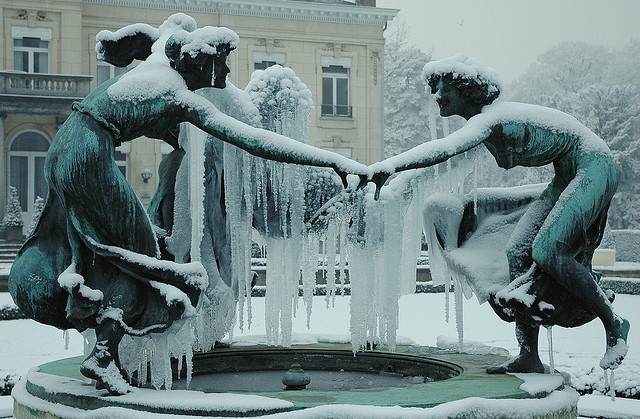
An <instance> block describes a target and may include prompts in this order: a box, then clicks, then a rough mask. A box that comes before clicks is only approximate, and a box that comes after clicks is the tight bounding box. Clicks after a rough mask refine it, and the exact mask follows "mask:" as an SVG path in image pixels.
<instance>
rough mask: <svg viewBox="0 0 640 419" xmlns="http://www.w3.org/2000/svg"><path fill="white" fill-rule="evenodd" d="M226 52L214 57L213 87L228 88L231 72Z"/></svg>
mask: <svg viewBox="0 0 640 419" xmlns="http://www.w3.org/2000/svg"><path fill="white" fill-rule="evenodd" d="M227 55H228V53H227V52H226V51H223V52H221V53H220V54H218V55H215V56H214V57H213V87H217V88H218V89H224V88H225V87H226V86H227V74H229V72H231V70H230V69H229V66H228V65H227Z"/></svg>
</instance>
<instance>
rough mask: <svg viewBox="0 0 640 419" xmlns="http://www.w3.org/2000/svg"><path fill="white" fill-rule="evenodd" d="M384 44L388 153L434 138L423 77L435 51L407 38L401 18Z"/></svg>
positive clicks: (386, 148) (386, 141) (385, 117)
mask: <svg viewBox="0 0 640 419" xmlns="http://www.w3.org/2000/svg"><path fill="white" fill-rule="evenodd" d="M387 31H388V33H387V37H386V39H385V47H384V63H385V64H384V155H385V157H389V156H393V155H396V154H398V153H401V152H403V151H405V150H408V149H410V148H411V147H414V146H416V145H418V144H421V143H423V142H425V141H429V140H430V139H431V135H430V133H429V96H428V92H426V91H425V84H424V81H423V80H422V78H421V73H422V67H424V65H425V64H426V63H427V62H429V61H431V54H430V53H426V52H423V51H422V50H420V48H418V47H417V46H415V45H411V44H409V43H408V42H407V31H408V30H407V27H406V26H405V25H404V22H402V21H399V22H397V23H396V24H394V25H392V26H391V27H390V28H389V29H388V30H387Z"/></svg>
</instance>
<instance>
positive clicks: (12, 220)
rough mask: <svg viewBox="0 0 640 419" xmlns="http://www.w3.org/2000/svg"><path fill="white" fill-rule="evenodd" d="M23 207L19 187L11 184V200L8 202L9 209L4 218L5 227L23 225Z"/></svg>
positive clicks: (3, 224)
mask: <svg viewBox="0 0 640 419" xmlns="http://www.w3.org/2000/svg"><path fill="white" fill-rule="evenodd" d="M23 225H24V221H22V208H21V207H20V200H19V199H18V189H17V188H16V187H15V186H9V201H8V202H7V211H6V213H5V215H4V219H3V220H2V226H3V227H22V226H23Z"/></svg>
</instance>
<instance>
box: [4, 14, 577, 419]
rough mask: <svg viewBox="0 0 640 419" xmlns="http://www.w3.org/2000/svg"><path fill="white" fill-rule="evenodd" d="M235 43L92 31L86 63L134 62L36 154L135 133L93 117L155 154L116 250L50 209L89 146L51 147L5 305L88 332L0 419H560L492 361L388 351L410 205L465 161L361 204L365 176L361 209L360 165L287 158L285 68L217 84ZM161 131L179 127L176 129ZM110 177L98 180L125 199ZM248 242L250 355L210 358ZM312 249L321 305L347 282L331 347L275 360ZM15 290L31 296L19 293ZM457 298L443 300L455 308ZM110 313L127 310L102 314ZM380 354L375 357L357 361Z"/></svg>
mask: <svg viewBox="0 0 640 419" xmlns="http://www.w3.org/2000/svg"><path fill="white" fill-rule="evenodd" d="M237 42H238V39H237V36H236V35H235V33H233V32H232V31H230V30H228V29H226V28H210V27H205V28H200V29H196V24H195V21H194V20H193V19H192V18H190V17H189V16H186V15H183V14H176V15H174V16H172V17H170V18H169V19H168V20H167V21H166V22H165V23H164V24H163V25H162V26H161V27H160V28H157V29H156V28H153V27H150V26H148V25H142V24H137V25H131V26H129V27H126V28H123V29H121V30H120V31H116V32H114V33H112V32H108V31H104V32H101V33H100V34H99V35H98V48H97V51H98V52H99V53H100V54H101V55H102V57H103V58H104V59H105V60H107V61H109V62H113V63H114V64H116V63H120V64H121V63H123V62H127V61H128V60H130V59H133V58H137V59H139V60H142V63H141V64H140V65H139V66H138V67H137V70H132V71H131V72H130V73H127V74H125V75H123V76H121V78H119V79H117V80H115V81H113V82H112V84H107V85H104V86H102V87H101V88H100V89H98V90H97V91H96V92H94V93H92V94H91V95H90V96H89V97H88V98H87V99H85V101H83V103H81V104H78V105H76V108H75V109H76V111H77V113H75V114H73V115H74V118H75V119H74V118H70V119H71V120H72V122H70V123H69V126H68V127H65V126H63V127H64V129H62V128H61V131H60V132H61V134H60V138H56V141H57V142H58V143H59V144H65V142H66V141H71V140H72V137H65V135H68V133H69V132H72V130H73V129H74V126H73V124H86V125H88V126H89V127H90V128H91V129H93V130H96V131H97V132H98V133H99V134H98V135H97V136H96V137H98V141H96V142H97V143H98V144H99V145H100V147H102V148H100V149H99V150H98V151H97V152H96V153H97V154H96V156H98V157H99V161H102V160H104V161H107V162H108V161H109V158H108V156H109V152H108V150H109V149H110V148H112V147H113V145H114V143H117V142H118V141H126V140H129V139H131V138H129V137H128V135H131V136H133V134H139V133H140V132H139V129H138V128H140V127H132V126H128V125H122V124H123V121H121V120H118V119H117V117H118V115H120V114H118V113H116V114H115V115H114V114H111V113H110V112H111V110H112V109H115V108H117V109H119V111H120V112H121V113H126V112H130V114H131V115H129V118H128V119H127V123H131V121H134V122H136V121H138V122H139V123H140V125H141V126H145V127H148V126H149V123H148V120H149V119H153V118H156V119H158V121H157V124H156V125H155V126H154V130H152V131H153V132H152V134H154V135H155V134H158V133H157V132H156V129H159V130H167V132H163V133H162V134H163V135H165V136H164V137H163V138H164V139H165V140H166V141H168V142H170V144H172V145H173V146H174V147H175V151H174V152H173V153H171V154H170V155H169V156H168V158H167V159H166V160H165V161H164V162H163V164H162V166H161V167H160V170H159V176H160V177H161V180H160V185H159V187H158V191H157V193H156V195H155V196H154V198H153V200H152V204H151V207H150V209H149V212H150V217H149V218H146V215H145V216H144V217H143V216H141V215H140V213H139V208H137V207H136V204H135V203H134V202H133V201H127V200H125V201H126V203H127V205H128V206H127V207H126V208H127V210H128V211H130V212H132V214H128V215H127V217H125V218H124V220H125V221H126V223H124V227H125V228H124V229H123V228H122V227H123V226H122V225H116V226H115V227H117V228H116V229H117V230H124V233H126V235H127V237H129V238H131V237H130V236H134V237H133V239H134V240H133V243H131V244H128V242H126V241H123V243H127V246H124V245H122V246H123V247H120V244H119V243H109V242H108V240H109V236H108V235H107V234H103V235H101V234H102V233H103V232H102V230H100V229H99V228H98V227H104V224H103V220H102V219H101V216H102V215H103V214H101V213H100V212H99V211H98V210H99V208H96V213H91V211H89V214H86V215H84V218H82V217H80V218H79V216H78V215H77V211H69V208H72V207H73V205H72V204H73V202H74V201H73V198H74V197H75V195H74V193H77V191H78V190H79V189H81V188H71V187H70V186H69V185H73V186H75V183H74V182H75V181H79V180H77V179H76V178H75V177H74V170H76V169H77V167H76V166H77V165H78V161H81V162H85V163H86V162H87V161H88V160H83V159H85V158H87V156H88V157H93V155H92V154H91V153H92V152H94V150H88V151H87V150H79V152H78V153H77V154H78V156H77V157H78V159H79V160H78V159H75V160H73V161H72V162H69V161H67V160H65V156H64V155H62V154H59V153H58V154H56V153H55V150H56V149H55V147H54V153H53V154H52V155H51V156H50V157H49V158H48V162H49V163H48V166H47V167H48V170H49V171H50V173H51V174H50V176H49V179H51V184H50V187H51V192H50V197H49V200H48V204H47V205H48V206H47V209H45V211H44V213H43V217H42V219H41V220H40V222H39V225H38V228H36V231H35V233H34V235H33V236H32V237H31V238H29V240H28V241H27V243H26V244H25V247H24V248H23V249H22V250H21V253H20V254H19V256H18V258H17V260H16V263H15V264H14V268H13V269H12V272H11V278H10V289H11V292H12V295H13V296H14V299H15V300H16V302H17V304H18V305H19V306H20V307H21V308H23V309H24V310H25V311H26V312H27V313H30V315H31V316H32V317H33V318H35V319H37V320H39V321H42V322H46V323H48V324H53V325H55V326H57V327H61V328H69V327H73V328H76V329H78V330H86V329H89V331H91V330H94V331H95V334H96V336H95V337H94V338H93V340H92V338H91V337H89V338H88V341H89V342H90V344H89V351H88V353H87V354H86V356H85V357H78V358H70V359H63V360H59V361H56V362H52V363H48V364H45V365H41V366H39V367H37V368H34V369H33V370H31V371H30V372H29V373H28V375H27V376H26V377H25V378H24V379H23V380H21V382H20V383H19V384H18V385H17V386H16V388H15V390H14V393H13V397H14V400H15V409H14V414H15V416H16V417H33V416H42V417H60V418H63V417H112V418H113V417H127V418H131V417H144V415H145V414H147V413H148V412H153V413H166V414H171V415H176V416H177V417H181V416H185V417H186V416H194V415H196V416H230V417H233V416H237V417H242V416H260V415H271V414H273V415H277V414H278V413H282V412H295V414H296V415H301V416H304V415H309V416H314V417H332V416H358V415H360V416H363V417H375V416H377V415H386V414H389V410H388V409H397V410H392V411H391V412H392V413H391V415H392V416H405V415H413V414H415V415H418V416H420V417H429V416H430V415H433V416H434V417H437V416H442V415H443V414H444V415H445V416H456V415H458V416H460V417H462V416H465V415H467V414H469V412H477V411H481V412H482V413H483V415H485V416H486V417H513V415H514V412H520V413H522V414H523V416H522V417H540V418H542V417H572V415H573V416H575V413H576V403H577V395H576V394H575V392H573V391H572V390H570V389H568V388H565V387H564V386H565V383H564V380H563V378H562V376H561V375H559V374H553V375H550V376H548V377H545V380H544V381H545V384H544V385H533V386H531V385H527V384H530V383H529V381H531V380H533V381H537V380H538V379H539V377H537V376H538V374H532V375H526V374H525V375H520V376H514V375H487V374H486V373H485V368H486V366H487V365H493V364H496V363H503V362H505V358H504V357H502V356H497V355H474V354H463V353H450V352H447V351H440V350H437V349H434V348H429V347H422V346H406V345H398V344H397V342H396V330H397V325H398V318H397V317H398V301H399V297H400V296H401V295H405V294H408V293H413V292H414V291H415V260H416V259H417V256H418V255H419V249H420V246H419V244H420V240H421V237H420V235H421V234H420V233H421V231H420V229H418V228H416V226H417V225H420V224H421V223H422V203H423V201H424V198H425V197H426V196H427V195H429V194H431V193H433V191H435V190H443V189H442V188H444V187H445V186H449V185H457V184H460V182H461V181H462V180H463V179H464V177H465V176H466V175H467V174H468V172H469V171H470V170H468V168H469V163H468V161H467V160H465V159H462V160H460V161H459V163H458V164H457V166H458V168H457V169H456V170H454V169H451V170H448V171H447V172H446V173H444V172H443V173H440V174H439V175H438V176H432V174H430V172H426V171H425V172H421V173H419V174H416V175H415V176H412V177H406V176H404V177H402V176H399V177H398V179H397V180H395V181H394V182H395V183H394V184H393V185H392V186H390V187H387V188H386V189H385V190H383V191H381V192H380V190H379V189H380V187H381V186H382V185H381V183H379V182H378V181H379V180H380V178H375V177H374V178H373V180H374V181H376V183H377V186H378V188H377V189H378V190H377V191H376V193H375V195H376V197H377V196H378V195H380V199H371V198H372V195H373V194H372V193H370V192H368V191H367V190H366V188H365V189H363V188H361V187H362V186H363V185H362V183H363V182H362V180H364V179H370V175H371V173H369V172H370V170H369V168H367V167H364V166H362V165H359V164H358V163H356V162H353V161H351V160H349V159H346V158H344V157H342V156H338V155H335V154H333V153H330V152H326V151H322V150H317V149H315V148H313V147H310V146H308V145H306V144H304V139H305V138H306V124H307V123H308V115H309V112H310V109H311V106H312V101H311V95H310V92H309V90H308V89H307V88H306V86H305V85H304V83H302V82H301V81H300V80H299V79H298V78H297V77H296V76H295V74H294V73H293V71H292V70H291V69H286V68H282V67H279V66H276V67H274V68H270V69H267V70H266V71H264V72H256V73H255V74H254V76H253V79H252V82H250V84H249V85H248V86H247V89H246V90H244V91H243V90H240V89H237V88H236V87H235V86H233V85H232V84H231V83H229V82H228V81H226V74H227V72H228V68H226V64H225V61H224V60H225V59H226V55H227V54H229V53H230V52H231V51H232V50H233V49H234V48H235V46H236V45H237ZM125 44H126V45H129V46H130V48H123V45H125ZM131 45H133V46H134V47H131ZM195 64H197V66H195ZM194 66H195V67H194ZM194 68H199V70H198V71H194V70H193V69H194ZM203 69H204V70H203ZM145 70H152V71H154V74H155V75H156V76H154V77H160V79H161V81H162V82H163V86H155V85H154V84H153V83H152V82H153V80H154V77H148V76H149V74H150V73H145ZM203 71H204V73H202V72H203ZM211 80H213V83H212V82H211ZM211 85H212V86H213V88H211ZM195 90H198V93H197V94H196V93H194V92H193V91H195ZM167 97H170V98H171V100H167ZM265 98H270V100H265ZM165 102H166V103H165ZM176 103H177V105H176ZM274 103H275V104H276V105H275V108H274V107H273V104H274ZM141 104H146V105H149V106H147V107H145V106H142V105H141ZM270 106H272V107H270ZM158 108H163V110H162V112H160V114H159V115H157V114H154V113H153V112H157V111H158ZM165 108H166V109H165ZM184 109H187V110H189V112H187V111H184ZM165 111H166V112H165ZM145 112H148V114H146V113H145ZM167 112H168V114H169V115H172V117H175V118H174V119H175V120H171V121H170V122H171V124H168V123H167V122H166V121H165V120H164V119H163V118H164V117H165V115H166V114H167ZM194 115H198V117H194ZM276 115H277V116H276ZM78 121H81V122H78ZM274 121H277V122H278V123H277V124H272V123H273V122H274ZM180 122H191V123H192V125H184V124H183V125H182V126H181V127H180V130H179V133H178V132H176V131H175V128H176V126H177V123H180ZM172 124H173V125H172ZM270 124H272V125H270ZM65 125H66V124H65ZM75 128H77V127H75ZM82 128H83V129H84V130H86V127H85V126H84V125H82ZM134 128H136V129H134ZM262 128H266V129H268V130H270V131H268V130H265V129H262ZM167 133H168V134H169V135H166V134H167ZM101 135H102V137H100V136H101ZM285 136H286V137H285ZM288 137H291V138H294V139H296V140H300V142H296V141H294V140H292V139H291V138H288ZM95 139H96V138H94V137H91V138H90V140H92V141H93V140H95ZM223 142H224V144H223ZM78 148H79V146H78V145H77V144H75V148H74V150H76V151H78V150H77V149H78ZM105 150H107V151H105ZM247 151H248V152H249V153H252V154H253V155H250V154H249V153H247ZM261 157H262V158H261ZM263 158H267V159H272V160H274V161H266V160H264V159H263ZM72 163H73V164H72ZM286 163H295V164H297V165H296V166H293V165H286ZM65 164H66V165H67V166H64V165H65ZM61 165H62V166H63V167H64V168H65V169H66V171H64V170H61V169H60V166H61ZM303 165H304V166H316V167H310V168H308V167H303ZM327 168H328V170H327ZM331 169H333V170H334V171H335V172H336V173H333V171H332V170H331ZM223 173H224V176H223V175H222V174H223ZM91 174H92V173H89V175H91ZM98 174H99V175H100V176H103V175H104V176H106V179H111V178H109V176H111V175H112V174H111V173H106V175H105V174H103V173H98ZM347 174H351V175H358V176H347ZM114 176H116V180H115V181H114V180H110V181H112V182H114V183H115V185H117V186H118V188H120V190H121V191H124V195H126V196H125V198H126V197H128V195H127V193H128V192H127V191H128V189H127V186H126V185H124V184H123V183H121V180H120V179H119V178H117V176H118V175H117V174H116V175H114ZM89 177H90V176H89ZM61 179H62V180H61ZM100 179H102V177H101V178H100ZM341 181H342V185H340V183H341ZM56 182H60V184H58V183H56ZM309 185H312V186H311V187H309ZM443 185H445V186H443ZM343 187H344V188H345V190H344V191H342V189H343ZM65 188H70V189H72V190H71V191H69V190H67V189H65ZM332 196H333V198H331V197H332ZM329 198H331V199H329ZM136 202H137V201H136ZM81 215H82V214H81ZM149 219H150V221H151V222H152V223H153V226H151V225H150V223H149V222H148V221H149ZM115 224H116V223H115V221H114V222H113V225H110V226H109V225H107V226H106V227H114V225H115ZM115 227H114V228H115ZM138 228H141V229H142V230H141V231H138V230H137V229H138ZM67 229H71V230H72V231H71V233H73V234H69V231H68V230H67ZM254 230H257V231H258V232H260V233H261V235H262V237H263V240H264V243H265V246H266V249H267V253H268V255H269V260H270V261H275V262H276V263H268V265H267V281H268V284H269V286H268V287H267V291H266V297H265V301H266V308H267V310H266V311H267V318H266V325H267V331H266V334H267V340H268V344H269V345H268V346H255V347H248V348H247V347H234V346H233V345H231V346H229V347H224V345H222V347H221V345H218V344H217V343H218V342H219V341H220V340H221V339H222V338H223V337H224V336H225V335H226V334H227V333H228V332H229V331H230V330H231V326H232V325H233V323H234V322H239V323H240V324H241V325H244V323H245V322H246V323H248V324H250V322H251V287H252V279H253V275H252V273H251V265H250V252H251V240H252V232H253V231H254ZM68 237H70V239H69V240H71V242H68V241H67V240H68V239H67V238H68ZM149 237H151V239H150V241H149V243H142V241H144V240H142V239H145V240H146V239H148V238H149ZM320 243H322V248H323V252H322V254H321V257H320V261H321V264H322V266H324V267H325V268H324V272H325V274H324V275H325V277H326V282H327V288H326V290H327V304H330V302H331V299H332V298H335V296H336V294H338V293H342V292H344V291H345V289H346V288H347V286H348V287H349V290H350V293H351V297H350V298H351V315H350V324H351V339H350V344H336V343H326V342H319V343H317V344H314V345H292V339H291V316H292V315H294V314H296V309H297V302H298V299H299V294H300V293H301V294H302V299H303V301H304V303H305V305H306V308H307V316H310V313H311V310H312V297H313V289H314V286H315V278H316V273H317V271H318V260H319V258H318V249H319V248H320ZM91 257H93V259H91ZM87 258H89V259H87ZM42 260H45V261H49V262H51V263H50V265H47V266H43V265H42V264H41V261H42ZM90 260H92V261H93V262H92V263H88V261H90ZM34 261H37V262H38V264H37V265H36V264H35V263H34ZM347 262H348V263H347ZM412 265H413V266H412ZM347 273H348V277H349V284H348V285H347V284H345V283H346V277H347ZM104 278H108V280H104ZM149 278H153V280H150V279H149ZM292 278H294V280H292ZM34 280H37V281H36V282H38V283H39V284H42V283H46V287H42V286H38V287H32V286H31V285H32V284H34ZM47 281H48V282H47ZM143 291H144V292H143ZM461 292H462V289H459V288H458V287H456V295H457V296H458V298H460V296H461V295H462V294H461ZM35 294H38V295H37V297H38V299H34V298H33V297H34V295H35ZM136 297H137V298H136ZM128 298H129V299H130V300H129V299H128ZM120 299H123V300H124V301H125V303H129V304H130V305H127V304H124V305H118V303H117V302H118V301H119V300H120ZM34 301H38V303H37V304H35V305H34ZM43 302H46V303H47V304H46V307H45V306H44V305H45V304H43ZM245 313H246V315H247V317H246V319H245V317H244V316H245ZM460 330H461V329H460ZM90 334H91V333H88V336H89V335H90ZM461 336H462V335H461ZM461 340H462V337H461ZM383 347H384V348H386V349H388V352H380V351H378V350H376V348H383ZM131 384H135V385H136V386H137V388H134V387H133V386H132V385H131ZM531 388H533V390H532V389H531ZM540 398H544V399H545V401H546V402H545V403H542V404H540V403H539V399H540ZM514 399H516V400H514ZM527 399H528V400H527ZM354 406H358V407H354ZM392 406H395V407H392ZM415 408H418V409H419V410H414V409H415ZM356 412H366V413H356ZM292 414H293V413H292Z"/></svg>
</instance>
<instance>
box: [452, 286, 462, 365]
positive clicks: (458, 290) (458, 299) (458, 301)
mask: <svg viewBox="0 0 640 419" xmlns="http://www.w3.org/2000/svg"><path fill="white" fill-rule="evenodd" d="M453 292H454V295H455V310H456V330H457V331H458V348H459V351H460V353H462V349H463V348H464V322H463V302H462V296H463V293H462V284H461V283H460V281H455V283H454V289H453Z"/></svg>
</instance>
